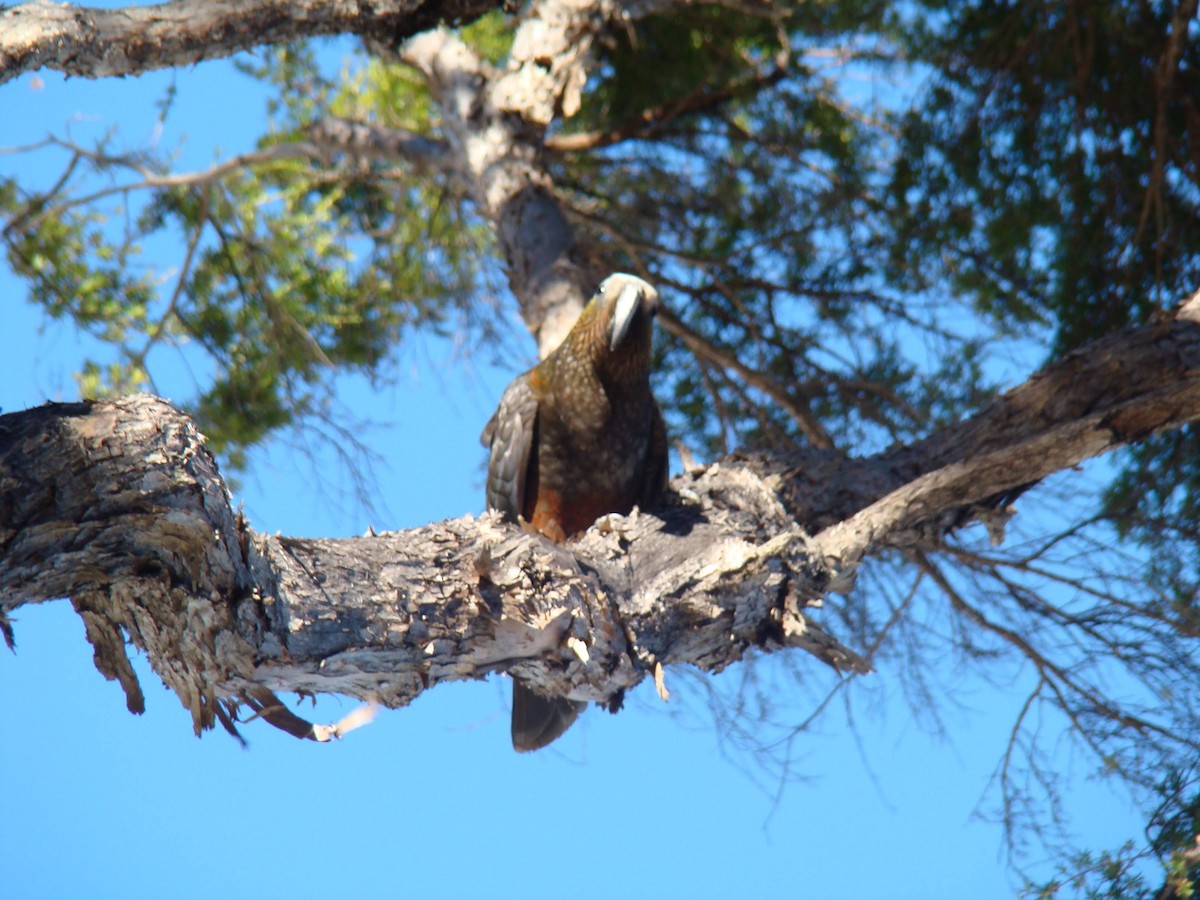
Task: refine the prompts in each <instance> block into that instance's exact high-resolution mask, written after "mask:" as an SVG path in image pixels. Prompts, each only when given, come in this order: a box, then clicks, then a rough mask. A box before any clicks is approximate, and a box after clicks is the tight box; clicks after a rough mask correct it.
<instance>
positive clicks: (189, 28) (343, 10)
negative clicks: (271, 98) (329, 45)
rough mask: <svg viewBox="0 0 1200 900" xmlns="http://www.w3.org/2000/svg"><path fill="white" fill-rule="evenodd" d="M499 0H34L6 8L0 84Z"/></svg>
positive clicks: (443, 17)
mask: <svg viewBox="0 0 1200 900" xmlns="http://www.w3.org/2000/svg"><path fill="white" fill-rule="evenodd" d="M500 5H501V3H500V2H499V0H401V2H396V0H382V2H375V3H370V4H360V3H346V2H337V3H325V2H321V0H288V2H283V3H281V2H278V0H174V2H171V3H163V4H160V5H158V6H128V7H125V8H123V9H96V8H93V7H86V6H73V5H70V4H65V3H63V4H59V3H48V2H45V0H35V2H32V3H23V4H21V5H20V6H13V7H9V8H6V9H0V84H2V83H4V82H5V81H8V80H10V79H12V78H15V77H16V76H17V75H20V74H21V73H22V72H34V71H37V70H38V69H43V68H49V69H57V70H59V71H61V72H65V73H67V74H68V75H78V76H83V77H85V78H107V77H111V76H115V75H138V74H141V73H142V72H148V71H152V70H154V69H165V68H171V67H174V66H190V65H194V64H195V63H198V62H202V61H204V60H207V59H221V58H223V57H226V56H231V55H232V54H234V53H237V52H238V51H240V50H249V49H251V48H253V47H261V46H265V45H269V44H283V43H287V42H288V41H296V40H300V39H302V38H308V37H318V36H321V35H331V34H358V35H362V36H364V37H372V38H375V39H377V40H383V41H387V42H389V43H393V44H394V43H396V42H398V41H400V40H402V39H404V38H406V37H408V36H409V35H413V34H416V33H418V32H420V31H424V30H425V29H427V28H432V27H434V26H435V25H437V24H438V23H440V22H468V21H471V20H472V19H475V18H478V17H479V16H480V15H482V14H483V13H485V12H487V11H488V10H491V9H495V8H497V7H499V6H500Z"/></svg>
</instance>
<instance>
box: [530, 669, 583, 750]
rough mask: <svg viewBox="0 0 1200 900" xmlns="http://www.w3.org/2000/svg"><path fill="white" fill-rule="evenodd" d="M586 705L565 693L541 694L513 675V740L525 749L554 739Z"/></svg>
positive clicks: (548, 742) (535, 748) (543, 745)
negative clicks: (556, 694)
mask: <svg viewBox="0 0 1200 900" xmlns="http://www.w3.org/2000/svg"><path fill="white" fill-rule="evenodd" d="M586 707H587V704H586V703H582V702H580V701H578V700H568V699H567V698H565V697H553V698H549V697H543V696H542V695H541V694H539V693H537V692H536V691H534V690H532V689H531V688H527V687H526V686H525V685H524V684H522V683H521V682H520V681H517V680H516V679H513V704H512V743H513V749H514V750H516V751H518V752H520V753H525V752H527V751H529V750H541V749H542V748H543V747H546V746H549V745H550V744H552V743H554V742H555V741H556V740H558V738H559V737H560V736H561V735H562V734H563V733H564V732H565V731H566V730H567V729H568V728H570V727H571V725H572V723H574V721H575V720H576V719H577V718H579V714H580V713H581V712H582V711H583V710H584V709H585V708H586Z"/></svg>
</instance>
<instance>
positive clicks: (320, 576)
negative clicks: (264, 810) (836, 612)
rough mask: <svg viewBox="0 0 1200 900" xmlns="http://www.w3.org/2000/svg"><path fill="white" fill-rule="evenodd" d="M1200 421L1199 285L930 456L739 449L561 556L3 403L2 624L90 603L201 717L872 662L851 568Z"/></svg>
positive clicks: (117, 657)
mask: <svg viewBox="0 0 1200 900" xmlns="http://www.w3.org/2000/svg"><path fill="white" fill-rule="evenodd" d="M1198 417H1200V294H1198V295H1197V296H1195V297H1193V298H1192V300H1191V301H1189V302H1188V303H1187V304H1186V305H1185V306H1183V307H1182V308H1181V309H1180V311H1179V313H1178V315H1177V316H1176V317H1174V318H1170V317H1164V319H1163V320H1162V321H1160V322H1156V323H1154V324H1151V325H1149V326H1146V327H1144V328H1140V329H1135V330H1129V331H1126V332H1122V333H1120V334H1118V335H1114V336H1113V337H1111V338H1108V339H1106V340H1104V341H1101V342H1098V343H1097V344H1094V345H1092V346H1091V347H1088V348H1085V349H1083V350H1081V351H1078V352H1076V353H1073V354H1071V355H1070V356H1068V357H1067V358H1066V359H1064V360H1062V361H1061V362H1059V363H1057V364H1056V365H1054V366H1051V367H1050V368H1048V369H1047V370H1046V371H1044V372H1042V373H1040V374H1039V375H1037V376H1035V377H1034V378H1032V379H1030V380H1029V381H1028V382H1026V383H1025V384H1024V385H1022V386H1020V387H1019V388H1017V389H1015V390H1013V391H1011V392H1009V393H1008V394H1006V395H1004V396H1003V397H1001V398H999V399H998V400H997V401H995V402H994V403H993V404H991V405H990V406H989V407H988V408H986V409H985V410H983V411H982V412H981V413H979V414H978V415H976V416H975V417H973V418H971V419H969V420H967V421H965V422H963V423H961V424H959V425H956V426H953V427H950V428H947V429H944V430H942V431H940V432H938V433H937V434H934V435H931V436H930V437H929V438H927V439H926V440H924V441H922V442H920V443H919V444H916V445H913V446H911V447H907V448H897V449H893V450H891V451H888V452H886V453H883V454H880V455H878V456H876V457H872V458H867V459H860V460H848V459H843V458H839V457H837V456H836V455H835V454H832V453H829V452H825V451H813V452H811V453H806V454H800V455H794V456H789V457H756V456H747V455H742V456H735V457H732V458H730V459H726V460H723V461H721V462H719V463H715V464H713V465H711V466H708V467H705V468H701V469H698V470H696V471H694V472H689V473H685V474H683V475H680V476H678V477H677V478H675V479H674V481H673V482H672V486H673V489H674V499H673V501H672V502H671V503H669V504H667V505H665V506H664V507H663V508H661V509H656V510H654V511H652V513H639V512H635V513H634V514H633V515H631V516H629V517H624V518H622V517H613V518H611V519H609V520H604V521H602V522H600V523H598V524H597V526H595V527H593V528H592V529H590V530H589V531H588V532H587V533H586V534H585V535H584V536H583V537H582V538H581V539H579V540H578V541H574V542H571V543H569V544H567V545H562V546H558V545H553V544H551V543H549V542H547V541H545V540H544V539H542V538H541V537H539V536H537V535H532V534H528V533H525V532H523V531H521V530H520V529H517V528H515V527H513V526H508V525H504V524H501V523H499V522H498V521H497V520H496V519H495V518H494V517H493V516H491V515H487V516H483V517H479V518H476V517H474V516H465V517H463V518H460V519H452V520H447V521H444V522H439V523H435V524H432V525H428V526H425V527H422V528H418V529H413V530H411V531H405V532H394V533H388V534H381V535H370V536H367V537H362V538H354V539H348V540H300V539H294V538H286V537H270V536H266V535H261V534H257V533H255V532H254V531H252V530H251V529H250V528H249V527H248V525H247V523H246V522H244V521H243V520H242V519H241V518H240V517H239V516H238V515H237V514H236V513H235V512H234V511H233V510H232V509H231V508H230V505H229V498H228V494H227V492H226V491H225V489H224V486H223V484H222V482H221V480H220V477H219V474H218V472H217V469H216V466H215V464H214V462H213V460H212V458H211V457H210V456H209V454H208V453H207V451H205V450H204V448H203V438H202V436H201V435H199V434H198V433H197V432H196V430H195V428H194V426H193V425H192V424H191V423H190V421H189V420H188V419H187V418H186V417H184V416H183V415H182V414H180V413H178V412H177V411H175V410H174V409H172V408H171V407H170V406H168V405H167V404H166V403H164V402H163V401H160V400H157V399H156V398H152V397H148V396H138V397H132V398H128V399H125V400H120V401H114V402H107V403H95V404H93V403H77V404H51V405H47V406H44V407H40V408H38V409H34V410H30V411H27V412H22V413H12V414H9V415H6V416H3V417H0V616H3V617H4V618H7V613H9V612H11V611H12V610H13V609H15V608H17V607H20V606H21V605H23V604H26V603H36V602H41V601H44V600H50V599H54V598H59V597H68V598H70V599H71V601H72V603H73V604H74V605H75V608H76V610H77V611H78V612H79V613H80V615H81V617H82V618H83V620H84V622H85V624H86V627H87V634H88V638H89V640H90V641H91V642H92V644H93V647H94V649H95V658H96V665H97V668H98V669H99V670H100V671H101V672H102V673H104V674H105V675H106V676H107V677H109V678H116V679H119V680H120V681H121V683H122V685H123V686H124V687H125V690H126V694H127V696H128V698H129V706H130V708H131V709H133V710H135V711H140V709H141V706H142V700H141V693H140V690H139V688H138V686H137V682H136V679H135V678H134V675H133V671H132V669H131V667H130V666H129V662H128V659H127V657H126V655H125V654H126V651H125V646H124V644H125V638H126V637H128V639H129V640H130V641H131V642H132V643H133V644H134V645H136V646H138V647H141V648H143V649H144V650H145V651H146V654H147V656H148V658H149V660H150V662H151V664H152V666H153V667H154V669H155V671H157V672H158V673H159V674H160V675H161V676H162V677H163V680H164V681H165V682H166V683H167V684H168V685H169V686H170V687H171V688H172V689H174V690H175V691H176V693H178V694H179V696H180V698H181V700H182V701H183V703H184V705H185V706H187V707H188V708H189V709H190V710H191V712H192V715H193V719H194V722H195V725H196V727H197V729H200V728H203V727H206V726H209V725H211V724H212V723H213V722H214V720H215V719H216V718H220V716H221V715H222V707H221V701H222V700H224V699H227V698H235V697H239V696H241V697H245V696H253V695H254V691H255V689H256V688H262V687H265V688H270V689H285V690H304V691H311V692H337V693H343V694H348V695H352V696H356V697H361V698H364V699H370V700H374V701H378V702H380V703H383V704H385V705H388V706H401V705H404V704H406V703H408V702H409V701H411V700H412V699H413V698H414V697H415V696H416V695H417V694H419V693H420V692H421V691H423V690H425V689H426V688H428V687H432V686H434V685H436V684H438V683H440V682H441V681H446V680H458V679H465V678H479V677H483V676H485V675H486V674H487V673H489V672H496V671H509V672H514V673H517V674H519V675H520V676H521V677H522V678H524V679H525V680H526V681H528V682H533V683H536V684H537V685H538V686H539V687H540V688H541V689H542V690H544V691H546V692H552V693H559V694H564V695H568V696H572V697H575V698H577V699H588V700H596V701H598V702H601V703H605V704H607V705H609V706H611V707H615V706H616V705H618V704H619V703H620V698H621V696H622V693H623V691H624V690H625V689H627V688H629V687H632V686H633V685H635V684H637V683H638V682H639V681H641V680H642V679H643V678H645V677H647V676H648V675H651V676H652V675H654V674H655V673H656V672H659V671H661V670H659V668H658V667H659V666H660V665H670V664H676V663H684V662H686V663H691V664H693V665H695V666H697V667H699V668H701V669H703V670H705V671H715V670H719V669H721V668H722V667H724V666H726V665H728V664H729V663H731V662H734V661H736V660H738V659H740V658H741V657H742V656H743V655H744V654H745V653H746V652H747V650H749V649H751V648H758V649H760V650H762V651H765V652H772V651H777V650H783V649H786V648H801V649H804V650H807V651H809V652H811V653H813V654H814V655H816V656H817V657H818V658H819V659H821V660H823V661H824V662H826V663H829V664H831V665H834V666H836V667H838V668H840V669H845V670H857V671H862V670H864V669H865V668H866V664H865V662H864V661H863V660H862V659H861V658H860V657H859V656H857V655H856V654H855V653H854V652H853V651H852V650H850V649H848V648H846V647H844V646H842V645H841V644H839V643H838V642H837V641H836V640H835V639H834V638H833V637H831V636H830V635H828V634H827V633H826V632H825V631H823V630H822V629H821V628H820V626H819V623H818V622H817V621H816V620H815V619H814V615H819V614H815V613H814V612H813V611H812V607H813V606H816V605H819V602H820V597H821V595H822V594H823V593H824V592H825V591H827V590H829V589H831V588H833V587H835V586H837V584H838V583H839V581H840V579H841V577H842V576H843V575H844V574H845V572H846V571H847V569H849V568H851V567H853V565H855V564H858V563H859V562H861V560H862V559H863V558H864V557H867V556H869V555H870V554H871V553H872V552H875V551H877V550H879V549H881V548H883V547H887V546H906V547H913V546H918V547H925V548H928V547H933V546H936V544H937V543H938V542H939V541H940V540H941V539H942V538H943V537H944V535H945V533H946V531H947V530H949V529H951V528H954V527H958V526H960V525H962V524H963V523H964V522H966V521H969V520H970V519H972V518H978V517H980V516H981V515H982V516H989V515H990V516H995V515H1001V516H1003V515H1005V514H1007V511H1005V510H1003V509H1001V510H997V509H995V506H996V504H997V502H998V501H997V498H998V497H1001V498H1002V497H1003V496H1004V495H1005V494H1006V492H1012V491H1015V490H1019V489H1022V488H1024V487H1025V486H1027V485H1028V484H1029V483H1030V482H1034V481H1036V480H1038V479H1040V478H1042V477H1044V476H1045V475H1047V474H1049V473H1050V472H1051V471H1055V470H1057V469H1059V468H1063V467H1068V466H1071V465H1074V464H1075V463H1078V462H1080V461H1082V460H1084V459H1087V458H1088V457H1091V456H1094V455H1096V454H1098V453H1103V452H1105V451H1107V450H1110V449H1113V448H1115V447H1118V446H1121V445H1122V444H1125V443H1128V442H1131V441H1136V440H1139V439H1141V438H1144V437H1145V436H1147V435H1148V434H1151V433H1153V432H1154V431H1157V430H1160V429H1164V428H1172V427H1178V426H1179V425H1181V424H1183V423H1185V422H1188V421H1192V420H1194V419H1196V418H1198ZM810 534H811V535H813V536H812V537H809V535H810Z"/></svg>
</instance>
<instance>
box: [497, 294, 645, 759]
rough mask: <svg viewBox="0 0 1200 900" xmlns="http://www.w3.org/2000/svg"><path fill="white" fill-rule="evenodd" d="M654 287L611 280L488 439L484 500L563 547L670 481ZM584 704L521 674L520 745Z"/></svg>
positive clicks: (516, 703)
mask: <svg viewBox="0 0 1200 900" xmlns="http://www.w3.org/2000/svg"><path fill="white" fill-rule="evenodd" d="M657 311H658V291H657V290H655V289H654V287H652V286H651V285H650V284H649V283H648V282H646V281H643V280H642V279H641V278H638V277H636V276H634V275H627V274H624V273H621V272H617V273H614V274H612V275H609V276H608V277H607V278H605V279H604V281H603V282H601V284H600V287H599V288H598V289H597V290H596V293H595V294H594V295H593V296H592V298H591V299H590V300H589V301H588V303H587V305H586V306H585V307H584V309H583V312H582V313H580V315H579V318H578V319H577V320H576V322H575V324H574V326H573V327H572V328H571V331H570V332H569V333H568V334H567V336H566V337H565V338H564V339H563V341H562V343H561V344H560V345H559V346H558V347H557V348H556V349H555V350H554V351H553V352H551V353H550V354H549V355H548V356H547V357H546V358H545V359H544V360H542V361H541V362H540V363H538V364H537V365H536V366H534V367H533V368H532V369H530V370H529V371H527V372H525V373H523V374H521V375H518V376H517V377H516V378H514V379H513V380H512V382H511V383H510V384H509V385H508V387H507V388H505V390H504V393H503V395H501V398H500V405H499V406H498V407H497V409H496V412H495V413H494V414H493V415H492V417H491V419H490V420H489V421H488V423H487V425H486V426H485V427H484V429H483V434H482V435H481V436H480V439H481V441H482V443H483V445H484V446H485V447H487V448H488V450H489V455H488V468H487V487H486V492H487V505H488V508H489V509H492V510H495V511H497V512H499V513H501V514H502V516H503V517H504V519H505V520H507V521H510V522H519V523H521V524H522V525H523V526H524V527H525V528H527V529H529V530H531V531H536V532H539V533H541V534H543V535H544V536H545V537H547V538H549V539H550V540H552V541H554V542H555V543H561V542H563V541H566V540H568V539H569V538H571V537H574V536H575V535H577V534H579V533H581V532H583V531H585V530H587V528H588V526H590V525H591V524H592V523H593V522H595V521H596V520H597V519H599V518H600V517H601V516H604V515H606V514H608V513H617V514H620V515H624V514H626V513H628V512H629V511H630V510H631V509H633V507H634V506H638V507H639V508H643V509H644V508H646V507H648V506H651V505H653V504H654V502H655V501H656V500H657V499H658V498H659V496H660V495H661V494H662V492H663V491H664V490H665V489H666V484H667V439H666V428H665V426H664V423H663V417H662V412H661V410H660V409H659V407H658V403H657V402H656V401H655V399H654V394H653V393H652V391H651V389H650V365H651V349H652V341H653V330H654V317H655V315H656V313H657ZM586 705H587V704H586V703H581V702H578V701H574V700H570V699H567V698H565V697H556V698H546V697H542V696H541V695H540V694H538V693H536V692H535V691H533V690H532V689H531V688H529V687H527V686H526V685H524V684H523V683H521V681H520V680H518V679H514V680H513V706H512V743H513V748H514V749H515V750H517V751H518V752H525V751H531V750H539V749H541V748H542V747H546V746H548V745H549V744H551V743H553V742H554V741H555V740H556V739H557V738H558V737H559V736H561V735H562V734H563V733H564V732H565V731H566V730H567V729H568V728H570V727H571V725H572V723H574V721H575V719H576V718H577V717H578V716H579V713H580V712H581V711H582V710H583V709H584V708H585V707H586Z"/></svg>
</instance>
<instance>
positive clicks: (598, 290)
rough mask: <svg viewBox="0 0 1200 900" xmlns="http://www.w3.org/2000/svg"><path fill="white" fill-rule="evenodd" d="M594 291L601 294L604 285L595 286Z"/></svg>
mask: <svg viewBox="0 0 1200 900" xmlns="http://www.w3.org/2000/svg"><path fill="white" fill-rule="evenodd" d="M596 293H597V294H603V293H604V285H600V287H598V288H596Z"/></svg>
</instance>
